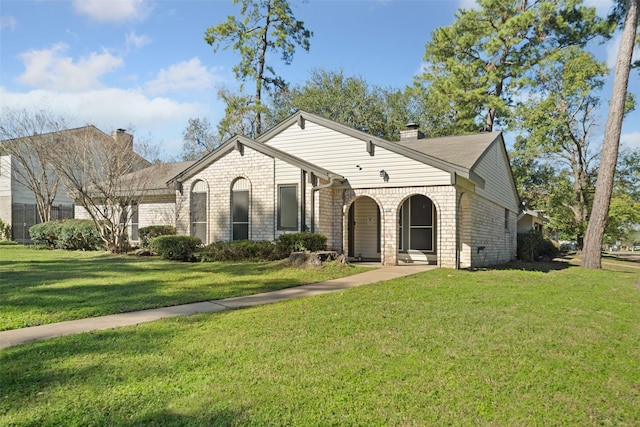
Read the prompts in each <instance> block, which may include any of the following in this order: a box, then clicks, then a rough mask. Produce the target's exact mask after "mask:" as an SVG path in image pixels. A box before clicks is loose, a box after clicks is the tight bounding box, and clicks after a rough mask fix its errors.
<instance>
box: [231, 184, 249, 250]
mask: <svg viewBox="0 0 640 427" xmlns="http://www.w3.org/2000/svg"><path fill="white" fill-rule="evenodd" d="M248 239H249V181H248V180H247V179H244V178H240V179H238V180H236V182H235V183H234V184H233V187H232V189H231V240H248Z"/></svg>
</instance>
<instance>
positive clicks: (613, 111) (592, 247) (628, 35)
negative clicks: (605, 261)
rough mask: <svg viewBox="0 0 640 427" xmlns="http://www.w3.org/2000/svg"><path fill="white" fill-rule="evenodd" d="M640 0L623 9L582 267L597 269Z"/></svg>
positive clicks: (626, 3)
mask: <svg viewBox="0 0 640 427" xmlns="http://www.w3.org/2000/svg"><path fill="white" fill-rule="evenodd" d="M639 9H640V0H626V2H625V6H624V10H625V13H626V14H625V18H624V25H623V28H622V38H621V40H620V50H619V51H618V59H617V61H616V69H615V74H614V77H613V91H612V92H613V93H612V95H611V100H610V101H609V115H608V116H607V124H606V126H605V130H604V142H603V146H602V155H601V160H600V170H599V172H598V181H597V183H596V192H595V196H594V199H593V208H592V209H591V218H590V219H589V226H588V227H587V233H586V234H585V239H584V250H583V252H582V266H583V267H585V268H592V269H600V268H601V267H602V263H601V261H600V248H601V246H602V237H603V236H604V231H605V227H606V224H607V215H608V213H609V205H610V203H611V195H612V193H613V178H614V175H615V171H616V163H617V161H618V148H619V146H620V133H621V131H622V119H623V118H624V113H625V103H626V100H627V87H628V85H629V74H630V72H631V60H632V57H633V48H634V46H635V43H636V32H637V29H638V14H639V13H640V11H639Z"/></svg>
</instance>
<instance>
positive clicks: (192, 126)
mask: <svg viewBox="0 0 640 427" xmlns="http://www.w3.org/2000/svg"><path fill="white" fill-rule="evenodd" d="M182 140H183V144H182V160H184V161H187V160H198V159H200V158H201V157H202V156H203V155H205V154H207V153H209V152H211V151H212V150H213V149H215V148H216V147H217V146H218V145H220V141H219V140H218V138H217V137H216V135H215V133H214V132H213V130H212V129H211V124H210V123H209V120H208V119H207V118H206V117H203V118H195V119H189V123H188V125H187V128H186V129H185V130H184V132H183V133H182Z"/></svg>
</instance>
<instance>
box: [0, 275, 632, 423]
mask: <svg viewBox="0 0 640 427" xmlns="http://www.w3.org/2000/svg"><path fill="white" fill-rule="evenodd" d="M565 267H567V268H563V269H558V270H550V271H549V272H546V273H544V272H539V271H522V270H483V271H476V272H469V271H452V270H445V269H437V270H431V271H427V272H425V273H421V274H418V275H415V276H411V277H407V278H403V279H397V280H394V281H390V282H385V283H379V284H376V285H370V286H363V287H359V288H354V289H351V290H347V291H341V292H336V293H332V294H326V295H321V296H317V297H313V298H303V299H298V300H291V301H286V302H283V303H278V304H272V305H266V306H260V307H255V308H251V309H245V310H237V311H229V312H222V313H211V314H201V315H197V316H189V317H179V318H172V319H166V320H162V321H158V322H153V323H148V324H143V325H139V326H136V327H127V328H122V329H117V330H110V331H101V332H95V333H88V334H81V335H76V336H69V337H63V338H58V339H52V340H48V341H42V342H37V343H33V344H28V345H22V346H17V347H12V348H8V349H5V350H2V351H0V384H1V390H2V392H1V393H0V425H38V426H47V425H49V426H59V425H65V426H72V425H83V426H84V425H105V426H106V425H109V426H124V425H126V426H134V425H135V426H137V425H139V426H147V425H163V426H165V425H176V426H177V425H200V426H213V425H225V426H226V425H237V426H245V425H251V426H267V425H291V426H319V425H320V426H328V425H335V426H356V425H357V426H423V425H467V426H513V425H518V426H525V425H539V426H564V425H571V426H592V425H603V426H606V425H611V426H637V425H640V405H639V404H638V402H639V401H640V369H639V368H638V363H639V361H640V345H639V344H638V337H639V336H640V275H638V274H634V273H624V272H607V271H589V270H584V269H581V268H579V267H568V266H565Z"/></svg>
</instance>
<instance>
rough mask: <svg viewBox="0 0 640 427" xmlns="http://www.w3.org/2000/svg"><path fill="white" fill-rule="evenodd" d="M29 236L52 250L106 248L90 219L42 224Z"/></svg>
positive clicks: (33, 229)
mask: <svg viewBox="0 0 640 427" xmlns="http://www.w3.org/2000/svg"><path fill="white" fill-rule="evenodd" d="M29 235H30V236H31V239H32V240H34V241H35V242H36V243H41V244H45V245H47V246H49V247H50V248H57V249H70V250H96V249H101V248H103V246H104V245H103V241H102V239H101V238H100V232H99V231H98V228H97V227H96V225H95V224H94V222H93V221H91V220H89V219H64V220H60V221H47V222H41V223H40V224H36V225H34V226H32V227H31V228H29Z"/></svg>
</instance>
